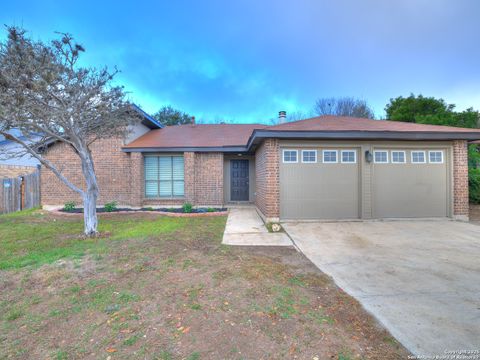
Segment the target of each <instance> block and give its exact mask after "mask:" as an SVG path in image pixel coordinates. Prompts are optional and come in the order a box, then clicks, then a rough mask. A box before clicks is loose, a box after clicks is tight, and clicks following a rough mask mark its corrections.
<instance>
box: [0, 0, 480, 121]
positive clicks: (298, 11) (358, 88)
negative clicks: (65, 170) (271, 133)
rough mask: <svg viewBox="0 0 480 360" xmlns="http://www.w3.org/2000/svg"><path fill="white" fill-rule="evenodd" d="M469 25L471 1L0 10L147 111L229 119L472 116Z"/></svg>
mask: <svg viewBox="0 0 480 360" xmlns="http://www.w3.org/2000/svg"><path fill="white" fill-rule="evenodd" d="M479 16H480V1H476V0H451V1H446V0H435V1H434V0H397V1H388V0H362V1H361V0H335V1H333V0H331V1H323V0H295V1H284V0H263V1H262V0H237V1H225V0H223V1H221V0H218V1H217V0H202V1H198V0H197V1H182V0H176V1H171V0H170V1H142V0H137V1H130V2H128V3H127V2H122V1H101V0H100V1H99V0H97V1H91V0H84V1H82V2H79V1H78V2H75V1H49V0H45V1H29V0H24V1H22V2H15V1H9V2H5V3H2V6H1V12H0V20H1V23H2V24H9V25H19V26H23V27H24V28H26V29H27V30H29V31H30V33H31V35H32V36H33V37H34V38H37V39H43V40H48V39H51V38H52V37H54V32H55V31H62V32H69V33H71V34H73V35H74V36H75V38H76V39H77V40H78V41H79V42H80V43H82V44H83V45H84V47H85V48H86V49H87V52H86V53H85V55H84V59H83V61H84V63H86V64H89V65H93V66H102V65H108V66H114V65H117V66H118V68H119V69H120V70H121V71H122V73H121V74H120V76H119V77H118V79H117V81H118V82H120V83H122V84H123V85H125V87H126V89H127V90H128V91H130V92H131V94H130V97H131V99H132V100H133V101H135V102H136V103H137V104H139V105H140V106H141V107H143V108H144V109H145V110H146V111H147V112H151V113H153V112H155V111H156V110H157V109H158V108H160V107H161V106H163V105H168V104H171V105H173V106H174V107H177V108H179V109H182V110H184V111H186V112H188V113H190V114H192V115H195V116H197V118H200V119H204V120H206V121H215V120H218V119H223V120H228V121H235V122H265V121H268V120H269V119H271V118H273V117H275V116H276V114H277V113H278V111H279V110H287V111H288V112H292V111H309V110H310V109H311V108H312V106H313V104H314V102H315V99H317V98H319V97H331V96H354V97H359V98H363V99H365V100H367V101H368V102H369V103H370V104H371V105H372V106H373V108H374V110H375V113H376V115H377V117H381V116H384V110H383V109H384V107H385V104H386V103H387V102H388V100H389V99H390V98H391V97H396V96H399V95H404V96H408V95H409V93H410V92H413V93H415V94H418V93H422V94H423V95H428V96H435V97H443V98H444V99H445V100H446V101H447V102H449V103H455V104H457V107H458V109H465V108H467V107H470V106H472V107H474V108H475V109H479V108H480V46H479V39H480V21H479V20H478V19H479ZM1 36H2V39H3V38H4V36H5V32H3V34H2V35H1Z"/></svg>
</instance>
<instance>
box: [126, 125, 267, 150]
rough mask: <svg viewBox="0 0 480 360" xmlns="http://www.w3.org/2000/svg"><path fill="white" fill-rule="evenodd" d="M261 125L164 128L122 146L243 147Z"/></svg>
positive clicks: (263, 126) (127, 147)
mask: <svg viewBox="0 0 480 360" xmlns="http://www.w3.org/2000/svg"><path fill="white" fill-rule="evenodd" d="M263 128H265V125H261V124H196V125H177V126H166V127H164V128H163V129H158V130H152V131H149V132H148V133H146V134H145V135H143V136H141V137H139V138H138V139H136V140H134V141H133V142H131V143H130V144H128V145H126V146H124V148H126V149H131V148H150V147H155V148H176V147H223V146H245V145H246V144H247V141H248V138H249V137H250V135H252V132H253V130H254V129H263Z"/></svg>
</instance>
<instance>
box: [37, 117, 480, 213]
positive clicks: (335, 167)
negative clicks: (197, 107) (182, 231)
mask: <svg viewBox="0 0 480 360" xmlns="http://www.w3.org/2000/svg"><path fill="white" fill-rule="evenodd" d="M143 115H144V119H143V120H142V121H141V123H138V124H137V125H136V126H132V127H131V128H130V129H129V130H130V131H129V134H128V135H127V136H126V137H125V138H124V139H109V140H101V141H97V142H96V143H94V144H93V145H92V152H93V156H94V159H95V166H96V173H97V177H98V183H99V188H100V197H99V203H100V204H104V203H106V202H110V201H116V202H118V203H119V204H120V205H128V206H132V207H144V206H161V207H164V206H178V205H181V204H183V203H185V202H190V203H192V204H194V205H197V206H203V205H204V206H228V205H229V204H236V203H251V204H253V205H255V206H256V208H257V209H258V212H259V213H260V215H261V216H262V217H263V218H264V219H266V220H267V221H278V220H288V219H300V220H308V219H372V218H433V217H440V218H441V217H450V218H456V219H462V220H466V219H468V165H467V145H468V141H473V140H478V139H480V130H477V129H464V128H454V127H444V126H433V125H422V124H414V123H404V122H394V121H383V120H381V121H380V120H368V119H356V118H347V117H334V116H322V117H315V118H311V119H306V120H301V121H296V122H290V123H281V124H279V125H272V126H266V125H262V124H215V125H211V124H204V125H200V124H190V125H181V126H168V127H163V126H162V125H161V124H159V123H158V122H156V121H155V120H154V119H152V118H151V117H149V116H148V115H147V114H145V113H143ZM281 116H282V117H283V116H284V113H282V114H281ZM45 156H46V157H47V158H48V159H49V160H50V161H53V162H54V163H56V164H61V165H60V168H62V171H63V172H64V174H65V175H66V176H67V177H68V178H70V179H75V183H76V184H77V185H79V186H81V185H82V177H81V175H80V171H79V166H78V160H77V158H76V157H75V156H74V154H73V153H72V151H71V150H70V149H69V148H68V146H67V145H65V144H61V143H54V144H52V145H51V146H50V147H49V148H48V149H47V150H46V153H45ZM72 200H73V201H77V203H79V204H80V199H79V197H78V195H77V194H76V193H74V192H72V191H71V190H69V189H68V188H67V187H66V186H64V185H63V184H62V183H61V182H60V181H59V180H57V178H56V177H55V176H54V175H53V174H52V173H51V172H49V171H48V170H43V171H42V204H43V205H62V204H64V203H65V202H67V201H72Z"/></svg>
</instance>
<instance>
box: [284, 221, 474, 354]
mask: <svg viewBox="0 0 480 360" xmlns="http://www.w3.org/2000/svg"><path fill="white" fill-rule="evenodd" d="M284 228H285V230H286V231H287V232H288V234H289V235H290V237H291V238H292V239H293V241H294V242H295V244H296V245H297V246H298V247H299V248H300V250H301V251H302V252H303V253H304V254H305V255H306V256H307V257H308V258H309V259H310V260H311V261H312V262H313V263H314V264H315V265H316V266H317V267H318V268H320V269H321V270H322V271H323V272H325V273H327V274H328V275H330V276H332V277H333V279H334V280H335V282H336V283H337V284H338V286H340V287H341V288H342V289H343V290H345V291H346V292H347V293H349V294H350V295H352V296H353V297H355V298H356V299H357V300H358V301H360V303H362V305H363V306H364V307H365V308H366V309H367V310H368V311H369V312H371V313H372V314H373V315H374V316H375V317H376V318H377V319H378V320H379V321H380V322H381V323H382V324H383V325H384V326H385V327H386V328H387V329H388V330H389V331H390V332H391V334H392V335H393V336H395V338H397V339H398V340H399V341H400V342H401V343H402V344H403V345H404V346H405V347H407V348H408V349H409V350H410V351H411V352H413V353H414V354H416V355H433V354H444V351H445V350H458V349H469V350H473V349H474V350H480V226H478V225H473V224H468V223H460V222H454V221H389V222H382V221H372V222H336V223H318V222H316V223H286V224H284Z"/></svg>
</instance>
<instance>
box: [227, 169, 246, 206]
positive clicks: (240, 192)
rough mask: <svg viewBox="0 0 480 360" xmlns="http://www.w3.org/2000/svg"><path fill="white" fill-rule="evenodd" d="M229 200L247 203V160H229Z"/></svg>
mask: <svg viewBox="0 0 480 360" xmlns="http://www.w3.org/2000/svg"><path fill="white" fill-rule="evenodd" d="M230 189H231V190H230V191H231V195H230V199H231V201H248V160H230Z"/></svg>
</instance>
